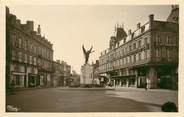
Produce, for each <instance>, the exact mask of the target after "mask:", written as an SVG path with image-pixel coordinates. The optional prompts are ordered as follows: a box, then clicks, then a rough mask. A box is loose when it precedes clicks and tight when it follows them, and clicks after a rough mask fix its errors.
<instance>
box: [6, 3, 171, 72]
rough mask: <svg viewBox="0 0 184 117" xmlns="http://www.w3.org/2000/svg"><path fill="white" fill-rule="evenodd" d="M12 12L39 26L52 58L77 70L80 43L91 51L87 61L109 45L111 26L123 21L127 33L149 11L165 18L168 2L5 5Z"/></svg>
mask: <svg viewBox="0 0 184 117" xmlns="http://www.w3.org/2000/svg"><path fill="white" fill-rule="evenodd" d="M8 7H9V8H10V13H13V14H15V15H16V16H17V18H18V19H20V20H21V23H25V22H26V21H27V20H31V21H34V28H35V30H37V26H38V25H39V24H40V25H41V34H42V36H43V35H44V36H45V37H46V38H47V39H48V40H49V41H50V42H51V43H53V50H54V60H63V61H66V62H67V63H68V64H70V65H71V67H72V70H75V71H76V72H77V73H80V68H81V66H82V65H83V64H84V62H85V59H84V55H83V51H82V45H83V44H84V47H85V48H86V49H87V50H88V49H90V47H91V46H93V50H95V52H94V53H92V54H91V55H90V57H89V63H92V61H94V62H95V61H96V60H97V59H99V56H100V53H101V52H102V51H103V50H105V49H107V48H108V46H109V41H110V36H112V35H113V34H114V27H115V25H116V24H117V23H118V24H123V25H124V29H125V31H126V32H127V31H128V30H129V29H131V30H135V29H136V26H137V23H139V22H140V23H141V24H144V23H146V22H147V21H148V16H149V15H150V14H154V15H155V19H156V20H163V21H164V20H166V19H167V17H168V15H169V14H170V12H171V5H155V6H154V5H146V6H140V5H139V6H124V5H119V6H118V5H47V6H46V5H9V6H8Z"/></svg>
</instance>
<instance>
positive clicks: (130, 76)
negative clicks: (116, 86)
mask: <svg viewBox="0 0 184 117" xmlns="http://www.w3.org/2000/svg"><path fill="white" fill-rule="evenodd" d="M132 77H135V75H128V76H112V78H123V79H126V78H132Z"/></svg>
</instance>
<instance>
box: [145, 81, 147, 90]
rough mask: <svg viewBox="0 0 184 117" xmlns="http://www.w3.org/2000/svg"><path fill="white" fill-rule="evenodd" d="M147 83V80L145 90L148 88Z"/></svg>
mask: <svg viewBox="0 0 184 117" xmlns="http://www.w3.org/2000/svg"><path fill="white" fill-rule="evenodd" d="M147 85H148V84H147V82H146V83H145V90H148V88H147Z"/></svg>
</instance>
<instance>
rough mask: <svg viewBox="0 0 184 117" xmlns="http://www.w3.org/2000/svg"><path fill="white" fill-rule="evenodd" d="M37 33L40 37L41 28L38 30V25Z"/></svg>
mask: <svg viewBox="0 0 184 117" xmlns="http://www.w3.org/2000/svg"><path fill="white" fill-rule="evenodd" d="M37 33H38V35H41V28H40V25H38V28H37Z"/></svg>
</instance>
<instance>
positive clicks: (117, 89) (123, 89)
mask: <svg viewBox="0 0 184 117" xmlns="http://www.w3.org/2000/svg"><path fill="white" fill-rule="evenodd" d="M114 89H115V90H116V91H126V90H128V91H151V92H178V90H171V89H147V90H145V89H144V88H136V87H114Z"/></svg>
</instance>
